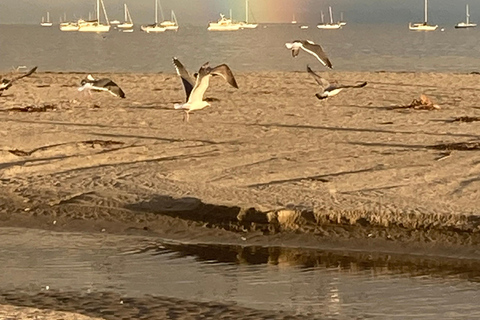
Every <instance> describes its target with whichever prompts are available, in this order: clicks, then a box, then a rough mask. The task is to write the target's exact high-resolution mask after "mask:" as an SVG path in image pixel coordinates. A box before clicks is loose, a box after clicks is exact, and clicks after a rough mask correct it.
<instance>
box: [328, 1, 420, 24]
mask: <svg viewBox="0 0 480 320" xmlns="http://www.w3.org/2000/svg"><path fill="white" fill-rule="evenodd" d="M425 1H427V0H425ZM328 11H330V23H331V24H333V14H332V7H328Z"/></svg>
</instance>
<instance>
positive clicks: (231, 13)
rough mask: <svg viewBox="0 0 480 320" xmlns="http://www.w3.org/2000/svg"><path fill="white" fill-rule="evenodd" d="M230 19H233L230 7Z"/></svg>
mask: <svg viewBox="0 0 480 320" xmlns="http://www.w3.org/2000/svg"><path fill="white" fill-rule="evenodd" d="M230 20H232V21H233V19H232V9H230Z"/></svg>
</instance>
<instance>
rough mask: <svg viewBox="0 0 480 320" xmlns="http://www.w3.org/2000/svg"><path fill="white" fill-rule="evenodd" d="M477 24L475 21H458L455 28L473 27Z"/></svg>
mask: <svg viewBox="0 0 480 320" xmlns="http://www.w3.org/2000/svg"><path fill="white" fill-rule="evenodd" d="M476 26H477V24H476V23H465V22H460V23H459V24H457V25H456V26H455V29H467V28H475V27H476Z"/></svg>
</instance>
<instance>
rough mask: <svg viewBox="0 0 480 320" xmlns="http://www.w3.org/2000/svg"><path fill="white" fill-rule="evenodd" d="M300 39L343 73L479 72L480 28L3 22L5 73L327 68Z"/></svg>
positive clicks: (1, 66) (0, 47)
mask: <svg viewBox="0 0 480 320" xmlns="http://www.w3.org/2000/svg"><path fill="white" fill-rule="evenodd" d="M295 39H309V40H312V41H315V42H317V43H319V44H321V45H322V46H323V48H324V50H325V51H326V52H327V54H328V55H329V57H330V59H331V61H332V63H333V65H334V70H337V71H379V70H385V71H427V72H428V71H439V72H462V73H464V72H472V71H478V70H480V54H479V52H480V28H478V29H468V30H456V29H454V28H453V27H450V28H446V29H445V31H440V30H437V31H434V32H414V31H409V30H408V27H407V24H405V25H354V24H348V25H347V26H346V27H344V28H343V29H341V30H319V29H317V28H316V26H315V25H310V26H309V28H308V29H300V28H299V25H289V24H278V25H273V24H270V25H260V26H259V27H258V28H257V29H253V30H240V31H233V32H211V31H210V32H209V31H207V30H206V26H205V27H193V26H190V27H188V26H186V27H182V26H181V27H180V29H179V31H178V32H165V33H161V34H146V33H144V32H141V31H140V30H139V26H136V30H135V32H133V33H122V32H119V31H117V30H113V29H112V30H111V31H110V32H109V33H107V34H90V33H79V32H61V31H60V30H59V29H58V26H53V27H51V28H42V27H40V26H34V25H0V57H1V59H0V72H6V71H9V70H11V69H12V68H13V67H16V66H21V65H26V66H34V65H38V66H39V71H57V72H60V71H65V72H68V71H84V72H87V71H89V72H173V67H172V63H171V58H172V57H173V56H176V57H178V58H179V59H180V60H181V61H182V62H183V63H184V64H185V65H186V66H187V67H188V68H189V69H190V70H194V69H197V68H198V67H200V65H201V64H203V63H204V62H206V61H209V62H211V64H214V65H215V64H220V63H228V64H229V65H230V66H231V68H232V69H233V70H236V71H303V70H305V65H306V64H310V65H312V66H317V67H318V68H319V69H321V68H322V67H321V65H320V64H319V62H318V61H317V60H316V59H315V58H314V57H313V56H310V55H308V54H306V53H305V52H302V53H301V54H300V55H299V56H298V57H297V58H295V59H294V58H292V57H291V54H290V52H289V51H288V50H287V49H286V48H285V45H284V44H285V42H290V41H292V40H295Z"/></svg>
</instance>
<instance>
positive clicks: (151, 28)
mask: <svg viewBox="0 0 480 320" xmlns="http://www.w3.org/2000/svg"><path fill="white" fill-rule="evenodd" d="M140 29H142V31H145V32H146V33H151V32H153V33H159V32H165V31H167V28H165V27H162V26H161V25H160V24H158V0H155V23H152V24H148V25H143V26H141V27H140Z"/></svg>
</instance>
